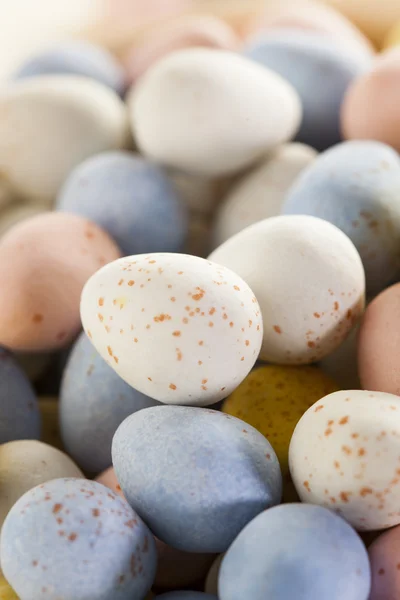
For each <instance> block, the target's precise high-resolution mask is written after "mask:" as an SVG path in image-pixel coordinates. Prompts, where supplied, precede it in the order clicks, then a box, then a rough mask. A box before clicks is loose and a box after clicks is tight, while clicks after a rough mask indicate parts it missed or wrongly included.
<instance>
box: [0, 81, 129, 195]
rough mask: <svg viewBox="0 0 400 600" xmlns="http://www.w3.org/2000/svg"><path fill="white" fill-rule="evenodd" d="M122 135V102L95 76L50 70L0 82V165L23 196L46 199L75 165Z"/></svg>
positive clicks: (118, 142) (117, 143)
mask: <svg viewBox="0 0 400 600" xmlns="http://www.w3.org/2000/svg"><path fill="white" fill-rule="evenodd" d="M127 139H128V130H127V119H126V112H125V108H124V105H123V103H122V101H121V100H120V99H119V98H118V96H117V95H116V94H115V93H114V92H113V91H112V90H110V89H108V88H106V87H105V86H103V85H101V84H100V83H97V82H96V81H92V80H90V79H87V78H84V77H72V76H62V75H59V76H58V75H55V76H42V77H35V78H34V79H29V80H21V81H16V82H12V83H8V84H7V85H5V86H3V87H2V90H1V93H0V169H1V173H2V178H5V179H6V180H7V181H8V183H9V185H10V186H11V187H12V188H13V189H14V190H15V192H16V193H17V194H18V195H20V196H21V197H23V198H26V199H29V200H39V201H41V202H42V203H48V202H51V201H52V200H53V199H54V197H55V195H56V194H57V191H58V189H59V187H60V185H61V184H62V183H63V181H64V179H65V178H66V176H67V175H68V173H69V172H70V171H71V170H72V169H73V168H74V167H75V166H76V165H78V164H79V163H80V162H82V161H83V160H84V159H85V158H88V157H89V156H92V155H93V154H97V153H99V152H103V151H106V150H112V149H114V148H121V147H124V145H125V144H126V143H127ZM61 140H62V143H61ZM49 165H51V168H49Z"/></svg>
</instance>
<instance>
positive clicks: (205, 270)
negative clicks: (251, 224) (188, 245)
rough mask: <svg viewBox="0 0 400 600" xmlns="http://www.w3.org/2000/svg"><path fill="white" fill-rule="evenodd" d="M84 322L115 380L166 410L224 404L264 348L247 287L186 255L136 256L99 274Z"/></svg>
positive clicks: (90, 286)
mask: <svg viewBox="0 0 400 600" xmlns="http://www.w3.org/2000/svg"><path fill="white" fill-rule="evenodd" d="M81 317H82V323H83V326H84V329H85V331H86V333H87V335H88V336H89V338H90V339H91V340H92V343H93V344H94V346H95V347H96V349H97V350H98V352H99V353H100V355H101V356H102V357H103V358H104V359H106V360H107V361H108V363H109V364H110V365H111V366H112V367H113V369H114V370H115V371H116V372H117V373H118V375H119V376H120V377H122V379H124V380H125V381H126V382H127V383H129V385H132V386H133V387H134V388H136V389H137V390H139V391H140V392H142V393H143V394H146V395H147V396H150V398H155V399H156V400H160V401H161V402H165V403H166V404H191V405H198V406H205V405H209V404H214V403H216V402H218V401H219V400H222V398H225V397H226V396H227V395H228V394H229V393H230V392H231V391H232V390H233V389H234V388H235V387H237V386H238V385H239V383H240V382H241V381H242V380H243V379H244V378H245V377H246V375H247V374H248V372H249V371H250V369H251V368H252V366H253V365H254V363H255V361H256V360H257V357H258V354H259V351H260V345H261V340H262V329H263V327H262V320H261V315H260V309H259V306H258V303H257V300H256V298H255V297H254V294H253V292H252V291H251V289H250V288H249V287H248V285H246V283H245V282H244V281H243V280H242V279H240V277H238V276H237V275H236V274H235V273H233V272H232V271H230V270H229V269H225V268H224V267H221V266H220V265H216V264H214V263H211V262H209V261H207V260H205V259H202V258H198V257H194V256H188V255H184V254H149V255H145V254H143V255H137V256H131V257H126V258H122V259H120V260H117V261H115V262H113V263H111V264H109V265H107V266H106V267H104V268H103V269H100V271H98V272H97V273H96V274H95V275H94V276H93V277H91V278H90V279H89V281H88V282H87V283H86V285H85V287H84V290H83V292H82V299H81Z"/></svg>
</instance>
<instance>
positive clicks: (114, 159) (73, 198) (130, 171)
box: [57, 151, 187, 255]
mask: <svg viewBox="0 0 400 600" xmlns="http://www.w3.org/2000/svg"><path fill="white" fill-rule="evenodd" d="M57 209H58V210H60V211H63V212H69V213H75V214H78V215H82V216H83V217H86V218H87V219H90V220H91V221H93V222H94V223H96V224H97V225H99V226H100V227H102V228H103V229H104V230H105V231H107V233H109V234H110V236H111V237H112V238H113V239H114V240H115V241H116V243H117V244H118V246H119V247H120V248H121V250H122V253H123V254H124V255H130V254H140V253H143V252H164V251H165V252H176V251H179V250H181V249H182V247H183V244H184V242H185V238H186V235H187V214H186V210H185V207H184V206H183V205H182V203H181V202H180V199H179V196H178V194H177V193H176V191H175V189H174V187H173V185H172V183H171V181H170V180H169V178H168V177H167V174H166V173H165V172H164V171H163V169H161V168H160V167H158V166H157V165H155V164H153V163H151V162H150V161H148V160H146V159H144V158H141V157H140V156H138V155H135V154H132V153H128V152H121V151H120V152H117V151H116V152H105V153H103V154H99V155H98V156H93V157H91V158H89V159H88V160H86V161H85V162H83V163H82V164H81V165H79V166H78V167H76V169H74V170H73V171H72V173H71V174H70V175H69V177H68V178H67V180H66V182H65V184H64V186H63V187H62V189H61V191H60V193H59V195H58V199H57Z"/></svg>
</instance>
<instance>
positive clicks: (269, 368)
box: [222, 365, 339, 476]
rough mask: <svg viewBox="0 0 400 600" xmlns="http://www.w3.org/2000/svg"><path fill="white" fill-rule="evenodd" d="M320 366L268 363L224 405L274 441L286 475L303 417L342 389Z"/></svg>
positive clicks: (252, 375)
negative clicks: (291, 451)
mask: <svg viewBox="0 0 400 600" xmlns="http://www.w3.org/2000/svg"><path fill="white" fill-rule="evenodd" d="M338 389H339V388H338V386H337V385H336V383H335V382H334V381H333V380H332V379H330V377H328V376H327V375H325V373H323V372H322V371H320V370H319V369H317V368H316V367H276V366H273V365H266V366H262V367H259V368H257V369H255V370H254V371H252V372H251V373H250V374H249V375H248V376H247V377H246V379H245V380H244V381H243V382H242V383H241V384H240V385H239V387H238V388H236V390H235V391H234V392H233V394H232V395H231V396H229V398H228V399H227V400H225V402H224V405H223V408H222V410H223V412H225V413H227V414H229V415H233V416H234V417H238V418H239V419H242V421H245V422H246V423H249V425H252V426H253V427H255V428H256V429H258V431H260V433H262V434H263V435H265V437H266V438H267V440H268V441H269V442H270V443H271V444H272V446H273V448H274V450H275V452H276V455H277V457H278V460H279V464H280V466H281V469H282V474H283V476H285V475H286V474H287V473H288V471H289V465H288V454H289V444H290V439H291V437H292V434H293V431H294V428H295V427H296V424H297V423H298V421H299V419H300V417H302V416H303V414H304V413H305V411H306V410H307V409H308V408H309V407H310V406H311V405H312V404H314V402H316V401H317V400H319V399H320V398H323V397H324V396H326V395H327V394H330V393H331V392H336V391H337V390H338Z"/></svg>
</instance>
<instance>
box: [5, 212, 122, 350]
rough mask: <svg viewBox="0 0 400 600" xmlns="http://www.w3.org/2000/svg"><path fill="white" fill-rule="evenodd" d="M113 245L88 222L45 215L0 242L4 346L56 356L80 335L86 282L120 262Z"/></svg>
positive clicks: (14, 229) (64, 214)
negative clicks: (104, 268) (115, 261)
mask: <svg viewBox="0 0 400 600" xmlns="http://www.w3.org/2000/svg"><path fill="white" fill-rule="evenodd" d="M119 255H120V254H119V249H118V248H117V246H116V245H115V243H114V242H113V240H112V239H111V238H110V237H109V236H108V234H106V233H105V232H104V231H103V230H102V229H100V228H99V227H98V226H97V225H94V224H93V223H91V222H90V221H88V220H87V219H84V218H82V217H79V216H76V215H70V214H66V213H44V214H42V215H39V216H36V217H33V218H31V219H28V220H26V221H23V222H22V223H19V224H18V225H16V226H15V227H13V228H12V229H11V230H10V231H9V232H8V233H7V234H6V235H5V236H4V237H3V238H2V239H1V240H0V281H1V291H0V345H2V346H6V347H8V348H10V349H11V350H21V351H31V350H35V351H40V350H54V349H57V348H61V347H63V346H65V345H67V344H68V343H69V342H70V341H71V340H72V339H73V338H74V336H76V335H77V333H78V332H79V329H80V319H79V300H80V294H81V291H82V288H83V286H84V284H85V282H86V280H87V279H88V278H89V277H90V276H91V275H92V274H93V273H94V272H95V271H97V270H98V269H99V268H100V267H101V266H103V265H105V264H106V263H108V262H110V261H112V260H115V259H116V258H118V257H119Z"/></svg>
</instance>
